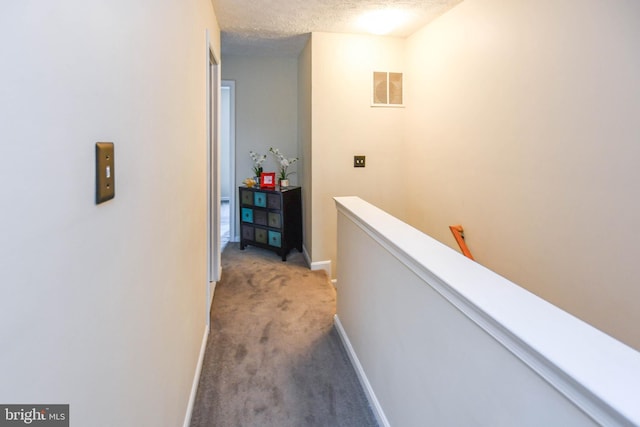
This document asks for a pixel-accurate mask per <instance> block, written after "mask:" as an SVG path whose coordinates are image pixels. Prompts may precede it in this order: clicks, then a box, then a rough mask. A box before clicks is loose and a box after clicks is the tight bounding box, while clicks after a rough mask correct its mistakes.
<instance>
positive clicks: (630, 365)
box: [335, 197, 640, 425]
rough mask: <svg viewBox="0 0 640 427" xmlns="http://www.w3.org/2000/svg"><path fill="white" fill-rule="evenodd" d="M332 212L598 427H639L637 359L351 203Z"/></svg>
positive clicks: (342, 202) (342, 201)
mask: <svg viewBox="0 0 640 427" xmlns="http://www.w3.org/2000/svg"><path fill="white" fill-rule="evenodd" d="M335 201H336V204H337V207H338V211H339V212H341V213H342V214H344V215H346V216H347V217H349V218H350V219H351V220H353V221H354V222H355V223H356V224H358V225H359V226H360V227H361V228H362V229H363V230H365V231H366V232H367V233H368V234H369V235H370V236H372V237H373V238H374V239H375V240H377V241H378V242H379V243H380V244H382V245H383V246H384V247H385V248H387V250H389V251H390V252H392V253H393V254H394V255H395V256H396V257H397V258H398V259H399V260H400V261H401V262H403V263H404V264H405V265H406V266H407V267H408V268H410V269H411V270H413V271H414V272H415V273H416V274H418V275H419V276H421V277H423V278H424V279H425V282H426V283H427V284H428V285H429V286H431V287H433V288H434V289H435V290H436V291H437V292H439V293H440V294H441V295H443V296H444V297H445V298H447V300H449V302H451V303H452V304H454V305H455V306H456V307H458V308H459V309H460V310H461V311H462V312H464V313H465V315H467V316H468V317H469V318H471V319H472V320H473V321H474V322H476V323H477V324H478V325H479V326H480V327H482V328H483V329H484V330H485V331H486V332H487V333H489V334H491V335H492V336H493V337H494V338H496V339H497V340H498V341H499V342H500V343H501V344H502V345H504V346H505V347H506V348H508V349H509V350H510V351H511V352H512V353H514V354H515V355H516V356H517V357H519V358H520V359H521V360H523V361H524V362H525V363H527V364H528V365H529V366H530V367H531V368H532V369H533V370H534V371H535V372H537V373H538V374H539V375H541V376H542V377H543V378H545V379H546V380H547V381H548V382H549V383H551V384H552V385H553V386H554V387H555V388H556V389H558V390H559V391H560V392H561V393H563V394H564V395H565V396H567V398H569V399H570V400H572V401H573V402H574V403H575V404H576V405H577V406H578V407H580V408H581V409H582V410H583V411H585V412H586V413H587V414H589V415H590V416H591V417H592V418H593V419H594V420H595V421H597V422H599V423H601V424H603V425H640V352H637V351H635V350H634V349H632V348H631V347H628V346H626V345H625V344H623V343H621V342H619V341H617V340H615V339H614V338H612V337H610V336H609V335H606V334H605V333H603V332H602V331H600V330H598V329H596V328H594V327H592V326H590V325H589V324H587V323H585V322H583V321H581V320H579V319H578V318H576V317H574V316H572V315H570V314H569V313H567V312H565V311H563V310H561V309H560V308H558V307H556V306H554V305H552V304H550V303H549V302H547V301H545V300H543V299H541V298H539V297H537V296H536V295H534V294H532V293H531V292H528V291H527V290H525V289H523V288H521V287H520V286H518V285H516V284H514V283H513V282H511V281H509V280H507V279H505V278H504V277H502V276H500V275H498V274H496V273H495V272H493V271H491V270H489V269H487V268H485V267H483V266H482V265H480V264H478V263H476V262H474V261H472V260H470V259H467V258H465V257H464V256H463V255H461V254H460V253H458V252H457V251H455V250H453V249H451V248H449V247H448V246H446V245H444V244H442V243H440V242H438V241H436V240H435V239H433V238H431V237H429V236H428V235H426V234H424V233H422V232H421V231H419V230H417V229H415V228H413V227H411V226H410V225H408V224H406V223H404V222H402V221H400V220H399V219H397V218H395V217H393V216H391V215H389V214H388V213H386V212H384V211H382V210H381V209H379V208H377V207H375V206H373V205H371V204H369V203H367V202H366V201H364V200H362V199H360V198H358V197H336V198H335Z"/></svg>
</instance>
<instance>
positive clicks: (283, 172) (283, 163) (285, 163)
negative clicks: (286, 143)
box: [269, 147, 298, 179]
mask: <svg viewBox="0 0 640 427" xmlns="http://www.w3.org/2000/svg"><path fill="white" fill-rule="evenodd" d="M269 152H270V153H271V154H273V156H274V157H275V158H276V162H277V163H278V164H279V165H280V175H279V177H280V179H287V177H288V176H289V175H291V174H293V173H295V172H287V168H288V167H289V166H291V165H292V164H294V163H295V162H297V161H298V158H297V157H292V158H290V159H287V158H286V157H285V156H284V155H283V154H282V153H280V150H278V149H277V148H273V147H271V148H269Z"/></svg>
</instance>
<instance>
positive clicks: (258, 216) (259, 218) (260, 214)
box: [253, 209, 271, 225]
mask: <svg viewBox="0 0 640 427" xmlns="http://www.w3.org/2000/svg"><path fill="white" fill-rule="evenodd" d="M269 215H271V214H269ZM253 223H254V224H258V225H267V212H266V211H261V210H259V209H256V210H254V211H253Z"/></svg>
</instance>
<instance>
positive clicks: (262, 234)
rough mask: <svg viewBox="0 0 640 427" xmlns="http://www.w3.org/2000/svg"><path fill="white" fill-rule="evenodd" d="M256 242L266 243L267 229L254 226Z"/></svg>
mask: <svg viewBox="0 0 640 427" xmlns="http://www.w3.org/2000/svg"><path fill="white" fill-rule="evenodd" d="M256 242H258V243H264V244H265V245H266V244H267V230H263V229H262V228H256Z"/></svg>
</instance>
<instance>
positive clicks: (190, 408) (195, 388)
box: [183, 325, 209, 427]
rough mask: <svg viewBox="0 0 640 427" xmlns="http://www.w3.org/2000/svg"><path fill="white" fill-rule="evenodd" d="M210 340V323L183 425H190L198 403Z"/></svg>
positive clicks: (204, 336)
mask: <svg viewBox="0 0 640 427" xmlns="http://www.w3.org/2000/svg"><path fill="white" fill-rule="evenodd" d="M208 340H209V325H206V326H205V328H204V335H203V336H202V344H201V345H200V356H199V357H198V364H197V365H196V373H195V375H194V377H193V383H192V384H191V395H190V396H189V404H188V405H187V413H186V414H185V416H184V423H183V427H189V425H190V424H191V415H192V414H193V405H194V404H195V403H196V393H197V392H198V384H199V383H200V373H201V372H202V363H203V362H204V352H205V351H206V350H207V341H208Z"/></svg>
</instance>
